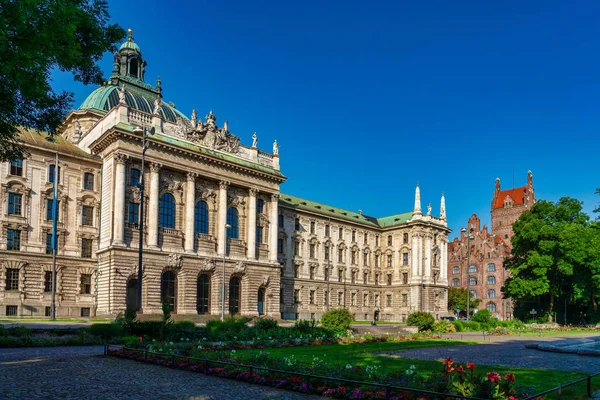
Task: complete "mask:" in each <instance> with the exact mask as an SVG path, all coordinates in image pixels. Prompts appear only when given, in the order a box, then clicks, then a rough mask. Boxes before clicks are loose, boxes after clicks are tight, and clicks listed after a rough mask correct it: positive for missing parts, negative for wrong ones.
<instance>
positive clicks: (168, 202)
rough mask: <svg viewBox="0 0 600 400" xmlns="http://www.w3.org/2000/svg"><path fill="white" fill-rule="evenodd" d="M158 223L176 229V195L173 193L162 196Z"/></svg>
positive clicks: (163, 226) (162, 226)
mask: <svg viewBox="0 0 600 400" xmlns="http://www.w3.org/2000/svg"><path fill="white" fill-rule="evenodd" d="M158 224H159V226H160V227H161V228H168V229H175V197H173V195H172V194H171V193H163V195H162V196H160V204H159V206H158Z"/></svg>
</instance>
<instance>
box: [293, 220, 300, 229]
mask: <svg viewBox="0 0 600 400" xmlns="http://www.w3.org/2000/svg"><path fill="white" fill-rule="evenodd" d="M294 229H295V230H296V232H299V231H300V218H295V219H294Z"/></svg>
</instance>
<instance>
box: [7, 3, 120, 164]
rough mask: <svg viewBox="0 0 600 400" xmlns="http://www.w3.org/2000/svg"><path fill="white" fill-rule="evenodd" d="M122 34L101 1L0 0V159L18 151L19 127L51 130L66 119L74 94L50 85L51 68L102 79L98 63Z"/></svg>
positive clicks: (83, 77)
mask: <svg viewBox="0 0 600 400" xmlns="http://www.w3.org/2000/svg"><path fill="white" fill-rule="evenodd" d="M124 36H125V31H124V30H123V29H122V28H121V27H119V26H118V25H116V24H109V14H108V4H107V2H106V1H104V0H61V1H57V0H20V1H14V0H0V60H2V61H1V62H0V82H2V83H1V84H0V160H3V161H5V160H11V159H15V158H19V157H21V156H22V154H23V149H22V147H21V146H20V145H19V143H18V141H17V140H16V139H17V134H18V131H17V128H18V127H19V126H22V127H25V128H34V129H37V130H41V131H47V132H49V133H55V132H56V128H57V127H58V126H59V125H60V123H61V122H62V121H63V120H64V118H65V116H66V114H67V112H68V111H69V109H70V107H71V103H72V101H73V94H72V93H69V92H66V91H62V92H60V93H57V92H55V91H54V90H53V89H52V87H51V86H50V73H51V71H52V70H53V69H55V68H57V69H59V70H61V71H69V72H72V73H73V76H74V78H75V80H77V81H80V82H83V83H84V84H90V83H94V84H100V83H101V82H102V80H103V77H102V71H101V70H100V68H99V67H98V65H97V62H98V61H99V60H100V58H101V57H102V55H103V53H105V52H106V51H115V50H116V46H115V43H117V42H118V41H119V40H121V39H122V38H123V37H124Z"/></svg>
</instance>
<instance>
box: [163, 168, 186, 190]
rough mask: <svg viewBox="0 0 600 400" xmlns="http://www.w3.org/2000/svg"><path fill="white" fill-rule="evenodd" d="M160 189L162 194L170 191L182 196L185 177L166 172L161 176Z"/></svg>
mask: <svg viewBox="0 0 600 400" xmlns="http://www.w3.org/2000/svg"><path fill="white" fill-rule="evenodd" d="M159 188H160V189H159V190H160V191H161V192H162V191H169V192H178V193H179V194H181V193H182V192H183V176H182V175H181V174H178V173H175V172H172V171H165V172H163V173H161V174H160V184H159Z"/></svg>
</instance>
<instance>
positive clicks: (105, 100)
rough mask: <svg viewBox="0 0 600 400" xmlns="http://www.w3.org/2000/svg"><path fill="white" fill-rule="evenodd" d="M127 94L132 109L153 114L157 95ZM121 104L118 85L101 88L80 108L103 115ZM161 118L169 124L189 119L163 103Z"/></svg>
mask: <svg viewBox="0 0 600 400" xmlns="http://www.w3.org/2000/svg"><path fill="white" fill-rule="evenodd" d="M125 88H126V94H125V102H126V103H127V105H128V106H129V107H131V108H134V109H136V110H139V111H143V112H145V113H148V114H152V112H153V110H154V99H156V97H155V96H156V95H154V96H152V97H150V96H149V95H151V94H149V95H142V94H139V92H140V91H136V92H135V93H134V91H133V90H127V86H126V87H125ZM118 104H119V89H118V86H116V85H107V86H101V87H99V88H98V89H96V90H94V91H93V92H92V93H91V94H90V95H89V96H88V97H87V98H86V99H85V100H84V101H83V103H81V105H80V106H79V110H96V111H100V112H102V113H106V112H108V111H110V110H111V109H112V108H113V107H115V106H116V105H118ZM159 114H160V116H161V117H162V118H163V119H164V120H166V121H169V122H173V123H175V122H177V117H180V118H185V119H188V118H187V117H186V116H185V115H184V114H183V113H182V112H181V111H179V110H177V109H176V108H175V107H172V106H170V105H169V104H166V103H165V102H162V103H161V106H160V110H159Z"/></svg>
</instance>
